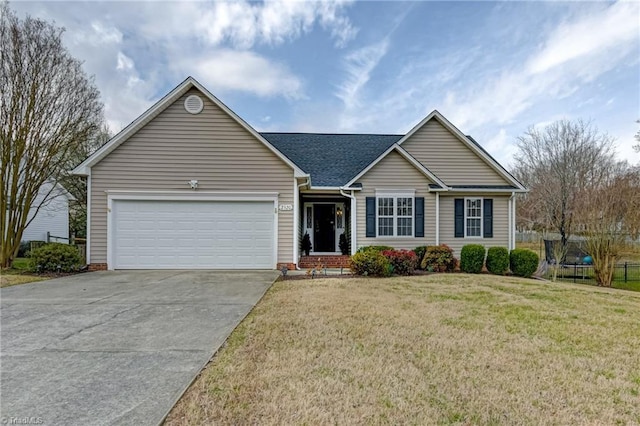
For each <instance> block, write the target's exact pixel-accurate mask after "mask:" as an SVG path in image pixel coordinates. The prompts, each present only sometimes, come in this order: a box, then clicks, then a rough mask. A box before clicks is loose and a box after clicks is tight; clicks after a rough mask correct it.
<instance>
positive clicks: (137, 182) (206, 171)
mask: <svg viewBox="0 0 640 426" xmlns="http://www.w3.org/2000/svg"><path fill="white" fill-rule="evenodd" d="M192 94H199V95H200V96H201V98H202V99H203V100H204V110H203V111H202V112H201V113H200V114H197V115H192V114H189V113H188V112H186V111H185V109H184V100H185V98H186V97H187V96H189V95H192ZM192 179H196V180H198V189H197V191H198V192H206V191H229V192H238V191H246V192H277V193H279V196H278V202H279V203H280V204H294V201H293V184H294V177H293V169H292V168H291V167H290V166H288V165H287V164H286V163H284V162H283V161H282V160H281V159H280V158H278V157H277V156H276V155H275V154H274V153H273V152H271V151H270V150H269V149H268V148H267V147H265V146H264V145H263V144H262V143H261V142H260V141H258V140H257V139H256V138H255V137H254V136H253V135H252V134H251V133H249V132H248V131H247V130H246V129H245V128H243V127H242V126H241V125H240V124H239V123H238V122H236V121H235V120H234V119H233V118H231V117H230V116H229V115H228V114H226V113H225V112H224V111H223V110H222V109H220V108H219V107H217V106H216V105H215V104H213V103H212V102H211V101H209V100H208V99H207V98H206V97H205V96H204V95H202V94H200V92H198V91H197V90H195V89H193V90H191V91H189V92H188V93H186V94H185V95H183V96H182V97H181V98H180V99H178V100H177V101H176V102H174V103H173V104H172V105H170V106H169V107H168V108H167V109H166V110H164V111H163V112H161V113H160V114H159V115H158V116H157V117H155V118H154V119H153V120H151V121H150V122H149V123H147V124H146V125H145V126H144V127H143V128H142V129H140V130H139V131H138V132H137V133H135V134H134V135H133V136H131V137H130V138H129V139H128V140H127V141H125V142H124V143H123V144H122V145H120V146H119V147H118V148H116V149H115V150H114V151H113V152H111V154H109V155H108V156H107V157H105V158H104V159H103V160H102V161H100V162H99V163H98V164H97V165H95V166H94V167H93V168H92V170H91V197H92V198H91V263H106V261H107V214H106V211H107V195H106V193H105V191H107V190H135V191H145V190H150V191H154V190H155V191H157V190H167V191H184V192H185V194H189V193H191V192H192V190H191V189H190V188H189V185H188V182H189V181H190V180H192ZM277 259H278V262H291V261H292V259H293V211H284V212H279V213H278V256H277ZM274 266H275V265H274Z"/></svg>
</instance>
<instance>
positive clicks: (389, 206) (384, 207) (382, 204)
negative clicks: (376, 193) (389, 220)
mask: <svg viewBox="0 0 640 426" xmlns="http://www.w3.org/2000/svg"><path fill="white" fill-rule="evenodd" d="M378 216H393V198H378Z"/></svg>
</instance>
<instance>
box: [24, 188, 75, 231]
mask: <svg viewBox="0 0 640 426" xmlns="http://www.w3.org/2000/svg"><path fill="white" fill-rule="evenodd" d="M45 197H46V198H47V201H46V202H45V203H44V204H43V205H42V207H40V210H37V207H38V206H39V205H40V204H41V203H42V200H44V199H45ZM72 200H75V198H73V196H72V195H71V194H70V193H69V192H68V191H67V190H66V189H64V188H63V187H62V185H60V184H55V186H54V183H53V182H45V183H44V184H43V185H42V186H41V187H40V190H39V191H38V196H37V197H36V199H35V200H34V202H33V205H32V207H31V210H30V211H29V216H28V219H27V223H29V221H31V219H32V218H33V220H32V221H31V223H29V225H28V226H27V228H26V229H25V230H24V233H23V234H22V241H47V233H49V235H50V236H51V237H50V242H60V243H68V242H69V201H72ZM36 211H37V214H36ZM34 215H35V218H34ZM54 237H57V238H54Z"/></svg>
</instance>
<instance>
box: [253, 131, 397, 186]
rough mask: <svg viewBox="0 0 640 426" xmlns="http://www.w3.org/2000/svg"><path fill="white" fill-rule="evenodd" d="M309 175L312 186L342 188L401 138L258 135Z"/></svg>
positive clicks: (392, 136) (380, 136)
mask: <svg viewBox="0 0 640 426" xmlns="http://www.w3.org/2000/svg"><path fill="white" fill-rule="evenodd" d="M261 135H262V137H264V138H265V139H266V140H267V141H269V143H271V144H272V145H273V146H275V147H276V148H277V149H278V150H279V151H280V152H282V154H284V155H286V156H287V157H288V158H289V159H290V160H291V161H293V162H294V163H295V164H296V165H297V166H298V167H300V168H301V169H302V170H304V171H305V172H306V173H309V174H310V175H311V184H312V185H313V186H332V187H335V186H343V185H345V184H346V183H347V182H349V180H351V179H353V178H354V177H355V176H356V175H357V174H358V173H359V172H361V171H362V170H363V169H364V168H366V167H367V166H368V165H369V164H371V162H372V161H373V160H375V159H376V158H378V156H380V154H382V153H383V152H384V151H385V150H387V148H389V147H390V146H391V145H393V144H394V143H396V142H397V141H399V140H400V139H401V138H402V137H403V135H367V134H322V133H261Z"/></svg>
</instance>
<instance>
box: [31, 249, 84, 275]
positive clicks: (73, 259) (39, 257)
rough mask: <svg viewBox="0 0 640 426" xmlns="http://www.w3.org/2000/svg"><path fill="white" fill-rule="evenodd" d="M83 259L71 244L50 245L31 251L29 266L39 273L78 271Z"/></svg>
mask: <svg viewBox="0 0 640 426" xmlns="http://www.w3.org/2000/svg"><path fill="white" fill-rule="evenodd" d="M81 262H82V258H81V257H80V253H79V252H78V249H77V248H76V247H74V246H71V245H69V244H61V243H49V244H45V245H43V246H41V247H38V248H37V249H33V250H31V257H30V259H29V264H30V267H31V269H32V270H34V271H35V270H37V271H38V272H58V267H59V268H60V271H61V272H72V271H77V270H78V269H79V268H80V266H82V265H81Z"/></svg>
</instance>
